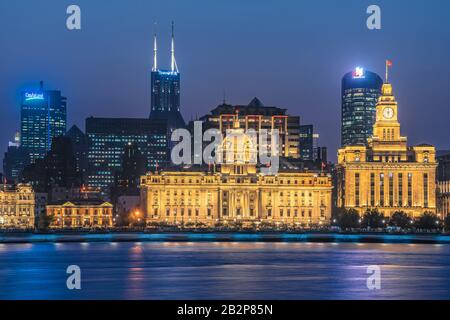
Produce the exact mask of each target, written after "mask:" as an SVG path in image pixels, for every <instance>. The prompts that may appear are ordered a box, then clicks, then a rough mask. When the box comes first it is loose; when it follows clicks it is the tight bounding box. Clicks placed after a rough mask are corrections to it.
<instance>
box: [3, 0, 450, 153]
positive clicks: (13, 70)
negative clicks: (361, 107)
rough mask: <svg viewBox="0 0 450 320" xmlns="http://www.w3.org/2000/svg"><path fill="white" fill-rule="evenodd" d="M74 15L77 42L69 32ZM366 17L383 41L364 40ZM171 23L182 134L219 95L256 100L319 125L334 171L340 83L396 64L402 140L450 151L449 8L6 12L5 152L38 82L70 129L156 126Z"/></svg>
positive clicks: (160, 4) (243, 0) (108, 5)
mask: <svg viewBox="0 0 450 320" xmlns="http://www.w3.org/2000/svg"><path fill="white" fill-rule="evenodd" d="M70 4H77V5H79V6H80V7H81V11H82V30H80V31H69V30H67V28H66V18H67V14H66V8H67V7H68V6H69V5H70ZM371 4H378V5H379V6H380V7H381V10H382V29H381V30H374V31H371V30H368V29H367V27H366V19H367V17H368V14H366V9H367V7H368V6H369V5H371ZM172 20H174V21H175V29H176V30H175V33H176V57H177V63H178V67H179V69H180V72H181V77H182V78H181V81H182V82H181V90H182V92H181V94H182V96H181V99H182V101H181V108H182V113H183V115H184V117H185V120H186V121H189V120H190V119H192V118H195V117H196V115H198V116H201V115H203V114H205V113H207V112H208V111H209V110H211V109H213V108H214V107H215V106H216V105H218V104H219V103H221V102H222V100H223V95H224V92H225V94H226V100H227V102H228V103H231V104H247V103H248V102H249V101H250V100H251V99H252V98H253V97H255V96H257V97H258V98H260V100H261V101H262V102H263V103H264V104H265V105H275V106H279V107H285V108H287V109H288V110H289V113H290V114H293V115H300V116H301V122H302V124H310V123H312V124H314V125H316V128H317V131H318V132H319V133H320V144H321V145H325V146H328V147H329V148H330V151H329V154H330V158H331V160H333V161H334V160H335V153H336V149H337V147H338V146H339V143H340V82H341V78H342V76H343V75H344V74H345V73H346V72H348V71H350V70H352V69H353V68H354V67H355V66H363V67H365V68H366V69H368V70H371V71H374V72H377V73H378V74H379V75H380V76H384V61H385V59H387V58H389V59H391V60H392V61H393V64H394V65H393V68H392V71H391V73H390V80H391V82H392V83H393V86H394V91H395V94H396V97H397V100H398V101H399V114H400V115H399V116H400V122H401V124H402V134H403V135H407V136H408V138H409V143H410V144H418V143H422V142H427V143H431V144H434V145H436V147H437V148H438V149H450V140H449V139H448V138H449V136H450V120H449V119H450V1H448V0H416V1H411V0H395V1H393V0H388V1H379V0H376V1H375V0H370V1H365V0H352V1H351V0H346V1H336V0H315V1H298V0H295V1H294V0H292V1H283V0H277V1H275V0H214V1H213V0H170V1H167V0H70V1H64V0H40V1H35V0H0V44H1V45H0V90H1V91H0V110H1V125H0V152H1V153H3V152H4V151H6V146H7V142H8V140H11V139H12V137H13V135H14V132H15V131H17V130H19V129H20V123H19V122H20V107H19V101H20V99H19V98H20V96H19V95H20V92H21V91H22V90H25V89H27V88H33V87H37V86H38V83H39V80H43V81H44V82H45V87H46V88H47V89H58V90H61V91H62V93H63V95H64V96H66V97H67V98H68V128H70V126H72V125H73V124H77V125H78V126H80V128H82V129H83V130H84V120H85V118H86V117H89V116H98V117H148V115H149V112H150V70H151V64H152V34H153V29H154V27H153V25H154V22H155V21H156V22H157V23H158V27H157V29H158V35H159V62H160V65H159V66H160V67H161V68H162V67H167V68H168V67H169V62H170V61H169V44H170V43H169V41H170V24H171V21H172ZM1 158H2V157H1Z"/></svg>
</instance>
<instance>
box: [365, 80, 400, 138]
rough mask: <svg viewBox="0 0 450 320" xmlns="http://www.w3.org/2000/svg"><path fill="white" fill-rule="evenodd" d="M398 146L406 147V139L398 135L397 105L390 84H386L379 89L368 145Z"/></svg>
mask: <svg viewBox="0 0 450 320" xmlns="http://www.w3.org/2000/svg"><path fill="white" fill-rule="evenodd" d="M377 142H378V143H382V144H384V145H386V144H390V145H394V144H398V145H399V146H403V145H405V146H406V137H402V136H401V135H400V123H399V122H398V104H397V100H395V96H394V94H393V90H392V84H390V83H388V82H386V83H384V84H383V86H382V88H381V96H380V97H379V98H378V103H377V106H376V121H375V124H374V126H373V136H372V138H369V144H374V143H375V144H376V143H377Z"/></svg>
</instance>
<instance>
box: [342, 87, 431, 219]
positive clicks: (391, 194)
mask: <svg viewBox="0 0 450 320" xmlns="http://www.w3.org/2000/svg"><path fill="white" fill-rule="evenodd" d="M397 115H398V106H397V101H396V100H395V97H394V95H393V92H392V85H391V84H389V83H385V84H384V85H383V87H382V94H381V96H380V98H379V101H378V104H377V107H376V122H375V124H374V127H373V136H372V137H371V138H369V139H368V141H367V145H355V146H346V147H344V148H342V149H340V150H339V151H338V166H337V173H338V186H337V188H338V206H339V207H344V208H348V209H349V208H354V209H356V210H358V211H359V213H360V214H363V213H364V212H365V211H366V210H367V209H378V211H380V212H381V213H383V214H384V215H385V216H387V217H389V216H391V215H392V213H394V212H395V211H404V212H406V213H407V214H409V215H410V216H411V217H417V216H420V215H422V214H423V213H424V212H436V183H435V171H436V159H435V148H434V147H433V146H431V145H418V146H414V147H408V146H407V138H406V137H404V136H401V134H400V123H399V122H398V117H397Z"/></svg>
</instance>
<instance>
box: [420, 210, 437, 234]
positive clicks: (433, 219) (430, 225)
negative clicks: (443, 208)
mask: <svg viewBox="0 0 450 320" xmlns="http://www.w3.org/2000/svg"><path fill="white" fill-rule="evenodd" d="M416 225H417V228H419V229H427V230H432V229H438V228H439V226H440V224H439V218H438V216H437V215H436V214H434V213H433V212H424V214H423V215H422V216H421V217H420V218H419V220H417V224H416Z"/></svg>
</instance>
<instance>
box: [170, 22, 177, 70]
mask: <svg viewBox="0 0 450 320" xmlns="http://www.w3.org/2000/svg"><path fill="white" fill-rule="evenodd" d="M170 55H171V59H170V70H171V71H172V72H178V66H177V62H176V60H175V25H174V22H173V21H172V46H171V49H170Z"/></svg>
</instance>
